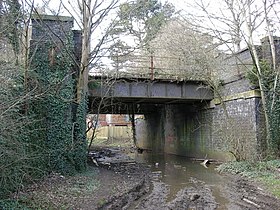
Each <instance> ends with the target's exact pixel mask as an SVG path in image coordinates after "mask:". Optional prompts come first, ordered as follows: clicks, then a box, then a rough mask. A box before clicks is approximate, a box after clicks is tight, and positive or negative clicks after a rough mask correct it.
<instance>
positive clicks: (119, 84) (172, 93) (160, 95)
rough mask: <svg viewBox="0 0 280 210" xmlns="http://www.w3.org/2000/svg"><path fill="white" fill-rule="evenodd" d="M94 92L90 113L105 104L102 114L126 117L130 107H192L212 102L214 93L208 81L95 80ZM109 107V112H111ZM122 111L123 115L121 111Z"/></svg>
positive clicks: (142, 109)
mask: <svg viewBox="0 0 280 210" xmlns="http://www.w3.org/2000/svg"><path fill="white" fill-rule="evenodd" d="M91 83H92V84H93V86H94V88H92V89H91V88H90V89H89V101H90V108H91V112H96V111H97V110H96V106H97V104H98V103H100V102H101V101H103V103H104V105H105V104H107V106H106V107H107V109H103V110H99V111H101V112H102V113H109V112H111V110H115V112H114V113H125V112H126V110H127V106H131V105H137V107H138V109H137V110H141V111H138V112H143V113H145V112H151V111H153V109H154V108H155V107H154V105H155V104H157V105H158V104H190V103H195V102H198V103H199V102H203V101H210V100H212V99H213V98H214V94H213V91H212V90H211V89H210V88H209V86H208V85H207V84H206V82H205V81H191V80H188V81H186V80H183V81H177V80H174V79H154V80H151V79H148V78H136V77H135V78H131V77H130V78H111V79H108V78H105V77H94V78H92V82H90V84H91ZM108 107H110V108H108ZM121 110H122V111H121Z"/></svg>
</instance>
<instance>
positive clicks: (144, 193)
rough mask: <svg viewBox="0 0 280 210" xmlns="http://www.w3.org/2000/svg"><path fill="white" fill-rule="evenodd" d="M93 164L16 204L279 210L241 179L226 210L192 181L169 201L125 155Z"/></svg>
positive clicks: (106, 155)
mask: <svg viewBox="0 0 280 210" xmlns="http://www.w3.org/2000/svg"><path fill="white" fill-rule="evenodd" d="M126 152H127V151H126ZM126 152H125V153H126ZM89 161H90V166H89V171H88V173H87V174H84V175H77V176H74V177H64V176H61V175H59V174H52V175H50V176H49V177H46V179H45V180H44V181H42V182H40V183H37V184H34V185H32V186H30V187H29V188H26V189H25V190H24V191H22V192H20V193H18V194H16V195H15V198H17V199H18V200H19V201H20V202H22V203H25V204H26V205H27V206H28V207H29V208H31V209H32V208H33V209H38V208H41V209H112V210H118V209H137V210H144V209H145V210H171V209H174V210H181V209H182V210H183V209H201V210H212V209H230V210H239V209H240V210H244V209H248V210H251V209H252V210H253V209H265V210H266V209H272V210H278V209H280V201H279V200H277V199H276V198H274V197H273V196H271V195H269V194H268V193H266V192H265V190H263V189H262V188H261V187H259V186H258V185H257V183H252V182H250V181H248V180H245V179H243V178H241V177H238V176H227V177H228V181H227V183H225V185H224V188H223V189H222V192H223V196H224V197H226V198H227V200H228V203H227V204H226V207H221V206H220V204H219V203H218V202H217V201H216V199H215V197H214V196H213V194H212V191H211V188H210V187H209V186H207V185H206V184H205V183H203V182H202V181H200V180H197V179H195V178H191V179H190V180H189V181H190V182H191V183H192V186H193V187H186V188H184V189H182V190H180V191H179V192H178V193H177V195H176V197H175V198H174V199H173V200H168V199H167V197H168V193H169V187H168V186H167V185H166V184H164V183H163V182H160V181H156V180H153V179H151V177H152V174H151V172H150V170H149V168H148V167H147V166H145V165H143V164H139V163H136V162H135V161H134V160H133V159H131V158H129V157H128V156H127V155H125V154H124V151H123V150H121V149H104V148H102V149H97V150H95V151H93V152H92V153H91V155H90V158H89Z"/></svg>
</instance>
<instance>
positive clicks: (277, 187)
mask: <svg viewBox="0 0 280 210" xmlns="http://www.w3.org/2000/svg"><path fill="white" fill-rule="evenodd" d="M279 169H280V160H279V159H277V160H270V161H259V162H246V161H240V162H228V163H224V164H222V165H220V166H219V167H218V168H217V170H218V171H220V172H227V173H231V174H239V175H241V176H243V177H247V178H250V179H253V180H255V181H258V182H260V183H261V184H263V185H264V186H265V188H266V189H267V190H269V191H270V192H271V193H272V194H273V195H274V196H276V197H278V198H280V180H279ZM261 187H262V186H261Z"/></svg>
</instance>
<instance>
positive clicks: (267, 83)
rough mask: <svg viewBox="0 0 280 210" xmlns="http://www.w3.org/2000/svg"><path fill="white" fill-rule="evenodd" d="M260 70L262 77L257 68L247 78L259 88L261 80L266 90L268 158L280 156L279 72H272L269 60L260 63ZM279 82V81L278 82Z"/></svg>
mask: <svg viewBox="0 0 280 210" xmlns="http://www.w3.org/2000/svg"><path fill="white" fill-rule="evenodd" d="M260 68H261V73H262V75H258V72H257V69H256V67H254V68H253V70H252V71H250V72H248V73H247V78H248V79H249V80H250V82H251V84H253V85H255V86H259V80H260V81H261V83H262V85H263V88H264V97H265V98H266V101H267V113H268V120H269V124H270V131H269V132H270V135H269V136H270V139H269V142H268V143H269V145H267V146H268V148H269V154H268V156H273V155H274V156H279V155H280V138H279V134H280V133H279V132H280V131H279V124H280V96H279V93H280V87H279V85H278V86H276V88H275V78H277V76H276V75H277V72H274V71H273V70H272V67H271V65H270V64H269V63H268V61H267V60H261V61H260ZM276 82H277V81H276Z"/></svg>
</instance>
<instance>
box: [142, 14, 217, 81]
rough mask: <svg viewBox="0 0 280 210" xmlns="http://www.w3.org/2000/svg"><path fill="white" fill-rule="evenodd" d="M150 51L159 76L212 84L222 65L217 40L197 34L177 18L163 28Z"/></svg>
mask: <svg viewBox="0 0 280 210" xmlns="http://www.w3.org/2000/svg"><path fill="white" fill-rule="evenodd" d="M150 48H151V49H152V50H153V53H154V65H155V67H156V68H155V72H156V73H157V74H164V75H166V76H168V74H169V75H176V76H178V78H180V77H181V78H183V79H186V78H187V79H193V80H195V79H204V80H210V79H211V78H212V76H213V75H214V74H215V71H216V69H217V68H220V65H221V62H220V57H219V50H218V49H217V45H216V44H215V43H214V41H213V37H212V36H210V35H209V34H207V33H202V32H200V31H199V30H196V28H195V27H193V26H192V25H191V24H190V23H189V22H188V21H187V20H184V19H182V18H177V19H175V18H174V19H172V20H170V21H169V22H168V23H167V24H166V25H165V26H163V27H162V29H161V30H160V31H159V32H158V34H157V36H156V37H155V38H154V39H153V40H151V42H150ZM142 52H143V53H144V54H145V52H144V51H142ZM146 55H148V52H146Z"/></svg>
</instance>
